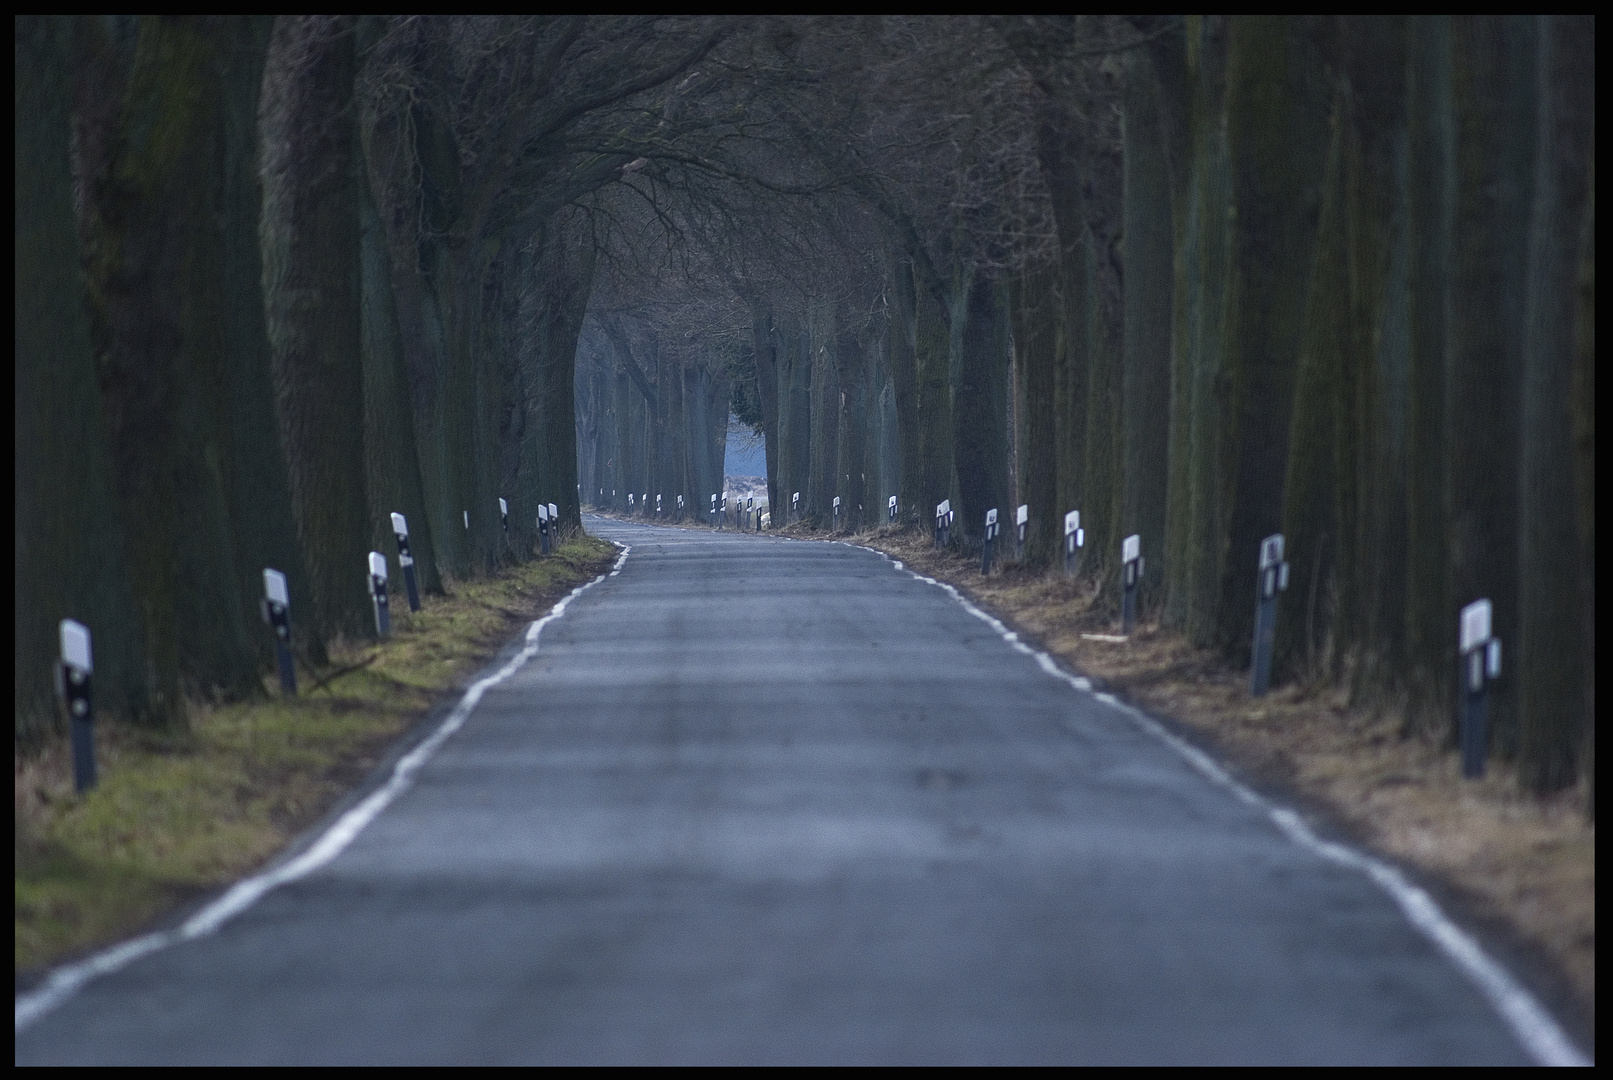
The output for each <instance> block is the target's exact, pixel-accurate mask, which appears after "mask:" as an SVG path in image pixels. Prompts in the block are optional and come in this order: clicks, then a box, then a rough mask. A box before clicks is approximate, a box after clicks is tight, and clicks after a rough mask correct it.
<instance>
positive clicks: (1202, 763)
mask: <svg viewBox="0 0 1613 1080" xmlns="http://www.w3.org/2000/svg"><path fill="white" fill-rule="evenodd" d="M837 543H842V544H845V545H846V546H847V547H862V548H863V550H864V551H872V552H874V554H876V555H880V556H883V557H884V558H885V559H887V560H889V561H890V562H891V564H892V565H894V566H895V568H896V569H898V570H902V571H905V572H906V573H908V574H911V575H912V576H913V577H915V578H917V579H918V580H920V581H922V582H925V583H927V584H930V585H934V586H935V587H936V588H938V589H941V590H943V591H945V592H946V594H947V595H948V596H950V597H952V599H954V600H956V601H957V602H958V603H960V604H962V605H963V609H964V610H965V611H967V612H968V613H969V614H971V615H973V616H974V617H975V618H977V619H980V620H981V621H982V622H984V623H985V624H986V625H988V626H990V627H991V628H992V629H993V630H995V631H997V633H998V634H999V635H1001V637H1002V639H1003V640H1004V641H1006V642H1008V644H1009V645H1011V646H1012V647H1013V648H1014V649H1016V650H1018V651H1019V652H1022V653H1024V654H1025V655H1027V656H1031V657H1034V658H1035V660H1036V663H1037V665H1038V666H1040V667H1041V669H1042V670H1043V671H1045V672H1047V673H1048V674H1049V675H1051V676H1053V677H1054V678H1055V679H1059V680H1062V681H1063V682H1066V683H1068V684H1069V685H1070V686H1072V687H1073V688H1075V689H1076V690H1079V691H1081V692H1083V693H1087V694H1091V695H1092V696H1093V697H1095V698H1097V699H1098V700H1099V701H1101V702H1103V703H1104V704H1105V705H1108V706H1110V707H1111V708H1113V709H1115V710H1117V711H1118V712H1120V713H1123V714H1124V715H1125V716H1126V717H1127V718H1128V719H1130V720H1131V721H1132V722H1133V723H1135V724H1136V725H1137V726H1138V727H1140V728H1142V729H1143V730H1144V731H1146V732H1148V733H1149V734H1150V735H1153V736H1154V737H1155V738H1157V739H1159V740H1161V741H1162V742H1164V743H1166V744H1167V745H1168V746H1170V747H1171V748H1172V749H1173V750H1175V751H1176V752H1177V753H1179V754H1181V755H1182V756H1183V757H1184V758H1186V759H1187V761H1188V763H1189V764H1190V765H1192V766H1193V768H1195V769H1197V770H1198V771H1199V772H1201V773H1203V774H1204V775H1205V776H1206V777H1208V778H1209V779H1210V780H1212V781H1214V782H1215V783H1217V784H1219V785H1220V786H1222V787H1224V788H1226V789H1227V790H1228V791H1230V792H1231V793H1232V794H1233V795H1235V796H1236V797H1237V798H1238V799H1239V800H1241V801H1242V802H1245V803H1247V804H1248V805H1250V806H1252V807H1256V808H1257V809H1260V810H1262V811H1264V812H1265V813H1266V816H1267V817H1268V818H1270V819H1271V822H1272V824H1273V825H1275V826H1276V827H1277V828H1278V829H1279V830H1280V831H1281V832H1282V833H1283V835H1285V836H1287V837H1288V838H1289V839H1290V840H1292V841H1293V842H1294V843H1296V844H1298V845H1299V846H1300V847H1302V848H1305V849H1306V850H1308V851H1311V852H1314V853H1315V854H1317V855H1319V856H1321V857H1322V858H1324V859H1326V860H1328V861H1329V862H1332V863H1336V864H1337V865H1339V866H1344V867H1348V868H1350V869H1352V870H1359V871H1361V872H1362V873H1363V874H1365V875H1366V876H1367V877H1369V878H1371V879H1372V881H1373V882H1375V883H1376V884H1377V885H1378V887H1379V888H1381V889H1382V890H1383V891H1384V892H1386V893H1388V894H1389V898H1390V899H1391V900H1393V901H1394V902H1395V905H1396V906H1397V907H1399V908H1400V911H1401V913H1402V914H1403V915H1405V917H1406V921H1407V922H1409V923H1411V925H1412V926H1414V927H1416V928H1417V929H1418V930H1419V931H1421V932H1422V934H1423V935H1424V936H1425V937H1427V938H1428V939H1429V940H1430V941H1432V942H1433V943H1434V945H1435V946H1437V947H1438V948H1439V950H1440V951H1441V952H1443V953H1444V954H1445V956H1446V958H1448V959H1449V960H1450V961H1451V962H1452V963H1453V964H1455V965H1456V966H1457V967H1458V968H1460V969H1461V971H1462V972H1463V974H1465V975H1466V976H1467V977H1468V978H1469V979H1470V980H1471V981H1472V982H1473V984H1474V985H1475V986H1476V987H1477V988H1478V991H1479V993H1480V994H1482V995H1483V996H1484V999H1485V1000H1486V1001H1488V1002H1489V1003H1490V1005H1491V1007H1492V1008H1494V1009H1495V1011H1496V1012H1498V1013H1500V1014H1501V1019H1502V1020H1504V1021H1505V1022H1506V1025H1507V1027H1508V1028H1510V1029H1511V1030H1512V1034H1513V1035H1514V1036H1516V1037H1517V1040H1518V1042H1519V1043H1521V1044H1522V1045H1523V1048H1524V1050H1525V1051H1526V1052H1527V1053H1528V1054H1529V1056H1530V1057H1532V1058H1533V1059H1534V1060H1535V1062H1536V1064H1539V1065H1590V1064H1591V1061H1590V1059H1589V1058H1587V1057H1586V1056H1585V1055H1584V1054H1582V1053H1580V1051H1579V1048H1578V1047H1576V1046H1575V1045H1574V1044H1573V1042H1572V1041H1571V1040H1570V1039H1569V1038H1568V1035H1567V1034H1566V1033H1565V1032H1564V1031H1563V1029H1562V1028H1561V1027H1560V1026H1559V1025H1558V1023H1557V1021H1556V1020H1554V1019H1553V1018H1552V1016H1551V1014H1550V1013H1549V1012H1547V1011H1546V1009H1545V1007H1544V1006H1542V1005H1541V1004H1540V1003H1539V1002H1538V1001H1536V1000H1535V998H1534V995H1533V994H1531V993H1529V991H1528V990H1526V989H1524V987H1523V985H1522V984H1521V983H1519V982H1518V981H1517V980H1516V979H1514V978H1513V977H1512V975H1511V973H1510V972H1508V971H1507V969H1506V968H1505V967H1503V966H1502V965H1501V964H1500V963H1499V962H1498V961H1496V960H1495V959H1494V958H1493V957H1491V956H1490V954H1489V953H1487V952H1485V951H1484V948H1483V946H1481V945H1480V944H1479V943H1478V941H1477V940H1475V939H1474V937H1473V936H1472V935H1471V934H1469V933H1468V932H1467V931H1465V930H1463V929H1462V928H1461V927H1459V926H1457V925H1456V924H1455V923H1454V922H1452V921H1451V919H1450V917H1449V916H1447V915H1446V914H1445V912H1444V911H1442V910H1441V909H1440V906H1439V904H1438V903H1436V902H1435V900H1434V898H1433V897H1432V896H1430V895H1428V891H1427V890H1426V889H1423V888H1421V887H1419V886H1417V885H1414V884H1412V883H1411V882H1410V881H1408V880H1406V876H1405V875H1404V874H1402V873H1401V872H1400V871H1399V870H1397V869H1395V868H1394V867H1393V866H1390V865H1389V864H1388V863H1386V862H1384V861H1383V860H1381V859H1377V858H1374V857H1373V856H1371V855H1368V854H1366V853H1365V852H1361V851H1356V850H1355V849H1354V848H1351V847H1347V846H1346V845H1344V844H1340V843H1336V842H1334V841H1331V840H1323V839H1322V838H1321V837H1319V836H1317V835H1316V833H1315V832H1313V831H1312V830H1311V827H1310V826H1309V825H1306V824H1305V822H1304V820H1303V819H1302V818H1301V817H1300V816H1299V815H1298V814H1297V813H1295V812H1294V811H1292V810H1289V809H1287V808H1286V807H1281V806H1276V805H1274V804H1272V803H1271V802H1270V801H1269V800H1268V799H1266V798H1264V797H1262V796H1260V795H1258V794H1256V793H1255V792H1253V791H1251V790H1250V789H1249V788H1247V787H1245V786H1244V785H1242V784H1240V783H1238V781H1236V780H1234V779H1233V778H1232V776H1231V774H1229V773H1228V772H1227V771H1226V770H1225V769H1223V768H1222V767H1221V766H1220V765H1218V764H1216V762H1215V760H1214V759H1213V758H1211V757H1210V755H1208V754H1206V753H1205V752H1204V751H1202V750H1200V749H1199V748H1198V747H1196V746H1194V745H1192V744H1191V743H1189V742H1187V741H1185V740H1183V739H1181V738H1179V737H1177V736H1175V735H1173V734H1171V733H1170V732H1169V731H1167V730H1165V728H1164V726H1163V725H1162V724H1160V723H1159V721H1157V720H1155V719H1153V718H1152V717H1150V716H1148V715H1146V714H1145V713H1143V712H1141V711H1140V710H1138V709H1135V708H1133V707H1132V706H1130V705H1127V704H1126V703H1125V702H1123V701H1121V700H1120V699H1118V698H1116V697H1115V696H1114V695H1113V694H1106V693H1102V692H1094V691H1093V689H1092V681H1091V680H1090V679H1087V678H1084V677H1082V676H1080V675H1071V674H1070V673H1069V672H1067V671H1065V670H1064V669H1063V668H1061V667H1059V666H1058V662H1057V661H1055V660H1054V659H1053V658H1052V657H1051V656H1049V655H1048V654H1047V653H1045V652H1043V651H1042V650H1041V649H1034V648H1032V647H1031V646H1029V645H1027V644H1025V643H1024V642H1023V641H1021V640H1019V635H1018V634H1016V633H1014V632H1013V631H1012V630H1010V629H1008V627H1006V626H1004V625H1003V623H1002V620H1000V619H997V618H995V617H993V616H991V615H988V614H987V613H986V612H984V611H982V610H980V609H979V608H978V607H976V606H975V605H974V604H972V603H970V602H969V600H967V599H966V598H965V597H964V596H963V594H962V593H960V592H958V590H957V589H956V588H954V587H953V586H951V585H948V584H947V583H946V582H944V581H937V580H936V579H935V578H932V577H926V576H925V575H923V574H920V573H918V572H917V571H915V570H909V569H908V568H907V567H906V566H904V565H903V564H902V562H901V560H899V559H894V558H891V556H889V555H886V554H885V553H884V552H883V551H880V550H878V549H877V548H871V547H863V546H862V545H861V544H852V543H849V542H847V541H844V540H841V541H837Z"/></svg>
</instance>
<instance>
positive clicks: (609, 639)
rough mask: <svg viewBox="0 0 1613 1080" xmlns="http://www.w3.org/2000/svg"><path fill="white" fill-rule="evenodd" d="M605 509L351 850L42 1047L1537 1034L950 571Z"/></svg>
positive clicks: (1304, 1046)
mask: <svg viewBox="0 0 1613 1080" xmlns="http://www.w3.org/2000/svg"><path fill="white" fill-rule="evenodd" d="M588 527H589V530H590V531H591V532H595V533H597V534H598V535H600V536H603V537H606V538H608V539H611V540H615V541H618V542H620V543H622V544H626V545H630V547H631V550H630V553H629V554H628V556H627V558H626V559H625V561H624V562H623V563H622V564H621V569H620V572H619V573H618V574H616V575H613V576H608V577H606V578H604V579H603V580H602V581H600V582H599V583H597V584H595V585H594V586H592V587H590V588H587V589H585V590H584V591H582V592H581V593H579V594H578V595H576V596H575V597H574V598H573V599H572V600H571V602H570V603H569V604H568V605H567V607H566V609H565V610H564V612H563V614H562V615H561V616H560V617H558V618H555V619H553V620H551V621H550V622H549V623H548V624H547V625H545V626H544V627H543V628H542V630H541V637H540V638H539V640H538V643H537V646H536V649H535V651H532V650H530V649H529V652H531V653H532V654H531V655H530V657H529V658H527V659H526V660H525V661H524V662H520V663H516V664H513V665H512V664H511V663H510V662H509V661H510V656H511V655H513V653H514V650H515V648H517V647H519V645H520V643H519V642H518V643H517V645H516V646H512V649H511V650H510V651H509V652H508V653H507V654H506V656H505V657H503V658H501V659H500V661H498V662H496V663H495V665H494V668H495V669H496V668H498V667H499V666H500V665H501V664H502V665H503V666H504V667H505V668H512V667H513V670H510V671H509V672H508V674H507V677H505V678H503V680H502V681H497V682H496V683H493V684H491V685H488V686H486V687H485V690H484V692H483V693H482V695H481V697H480V699H479V701H475V702H474V708H470V709H468V715H464V716H463V717H462V719H463V724H462V726H459V727H458V728H457V729H456V730H453V731H452V733H451V734H450V735H448V736H447V737H446V738H443V739H441V740H440V742H438V743H437V744H435V745H434V746H433V747H429V748H426V749H429V751H430V752H429V754H425V753H424V752H422V756H420V759H419V763H418V768H417V769H416V771H414V772H413V773H412V779H411V780H410V782H408V783H406V784H403V783H398V782H396V781H394V782H393V789H394V795H395V797H390V800H389V801H388V800H386V799H382V800H381V801H380V802H376V801H375V800H376V799H377V798H379V796H377V795H376V794H375V792H378V791H382V789H383V788H385V787H386V783H387V779H386V776H385V775H378V777H377V779H376V780H375V782H374V784H373V785H372V788H371V795H370V799H371V801H370V802H369V803H368V804H363V803H361V802H359V800H361V799H362V797H363V793H360V796H358V797H355V803H356V804H358V805H361V806H362V805H369V806H371V808H372V809H373V808H374V807H375V806H380V807H381V809H380V812H379V813H377V814H375V815H374V816H373V819H371V820H369V821H368V823H367V824H365V825H363V827H362V828H358V829H356V831H355V830H354V828H349V829H348V833H350V834H351V836H350V839H349V840H348V841H347V842H346V844H345V846H341V844H340V843H338V842H336V841H330V840H328V839H327V840H325V841H321V839H320V838H319V836H317V835H316V836H311V837H310V838H309V839H308V840H307V841H306V842H305V844H304V847H303V851H304V852H305V853H306V852H307V851H309V850H314V849H319V844H320V843H321V842H323V843H325V848H323V849H320V850H326V851H330V850H334V851H335V852H336V854H335V855H334V857H324V856H321V857H320V858H319V859H314V860H313V862H307V861H306V859H305V863H304V865H305V866H311V867H312V869H309V870H307V872H302V871H299V872H297V873H296V874H293V875H291V876H290V877H289V879H288V880H283V881H281V882H280V883H278V884H277V885H276V887H274V888H270V889H267V890H266V891H263V890H260V891H262V895H261V896H257V898H256V899H255V902H241V903H237V904H235V907H234V908H232V910H234V911H235V913H234V914H233V915H231V917H229V918H228V919H222V918H215V919H214V920H213V922H212V923H210V924H209V925H208V932H202V933H196V934H192V935H186V934H182V933H180V932H178V931H171V932H169V933H168V934H167V936H166V937H163V938H161V940H160V941H158V940H157V939H152V940H153V941H154V942H156V944H154V945H152V947H151V948H150V949H149V951H144V954H143V955H139V956H138V957H137V958H135V959H132V960H129V961H127V962H122V961H119V962H118V963H106V964H104V965H103V967H104V968H105V969H106V970H105V971H104V973H101V974H98V975H96V976H95V977H93V978H87V979H83V980H82V981H81V985H75V986H74V987H73V989H72V992H65V991H63V992H61V993H59V994H57V995H56V996H55V997H54V998H52V999H51V1000H50V1002H49V1003H48V1004H49V1007H44V1006H41V1007H40V1008H39V1009H38V1010H37V1012H38V1015H37V1017H35V1016H34V1015H33V1014H32V1013H30V1014H29V1015H30V1020H29V1022H27V1023H24V1022H23V1021H22V1020H19V1026H18V1031H17V1035H16V1051H15V1056H16V1061H17V1063H19V1064H35V1063H48V1062H59V1063H121V1064H181V1063H195V1064H201V1063H240V1064H247V1063H252V1064H291V1063H308V1064H315V1063H331V1064H343V1063H346V1064H382V1063H398V1064H417V1063H424V1064H428V1063H437V1064H450V1063H457V1064H475V1063H487V1064H493V1063H573V1062H575V1063H666V1064H681V1063H688V1064H723V1063H761V1064H765V1063H876V1064H877V1063H892V1064H895V1063H903V1064H922V1063H932V1064H954V1063H960V1064H961V1063H1249V1064H1255V1063H1273V1064H1275V1063H1331V1064H1345V1063H1383V1064H1391V1063H1394V1064H1409V1063H1420V1064H1421V1063H1426V1064H1435V1063H1439V1064H1446V1063H1494V1064H1501V1063H1511V1064H1521V1063H1527V1062H1528V1061H1530V1060H1531V1054H1530V1052H1529V1051H1528V1048H1527V1047H1526V1045H1525V1044H1524V1043H1523V1042H1520V1039H1519V1036H1518V1035H1517V1030H1516V1025H1515V1024H1509V1023H1508V1022H1506V1021H1505V1020H1504V1019H1503V1017H1502V1015H1501V1014H1500V1013H1499V1012H1498V1011H1497V1009H1496V1008H1495V1007H1494V1005H1493V1001H1494V995H1493V994H1491V995H1489V996H1486V994H1485V993H1483V992H1482V991H1481V988H1480V983H1479V982H1476V981H1475V980H1474V979H1473V978H1472V977H1471V975H1470V973H1469V972H1466V971H1464V970H1462V969H1461V968H1460V967H1459V966H1458V965H1457V964H1455V963H1453V962H1452V960H1451V959H1449V957H1448V953H1449V950H1448V949H1447V950H1444V951H1442V950H1441V948H1440V947H1438V946H1437V945H1436V943H1435V941H1434V940H1433V938H1431V936H1430V935H1429V933H1427V932H1426V931H1425V930H1420V929H1419V928H1418V927H1416V926H1415V925H1413V923H1412V922H1411V921H1409V920H1408V917H1407V915H1406V914H1405V912H1404V905H1397V903H1396V901H1395V900H1394V899H1393V897H1392V896H1391V894H1390V893H1389V892H1387V891H1386V890H1385V889H1384V888H1383V887H1381V885H1380V884H1379V883H1375V882H1374V880H1373V879H1372V877H1371V876H1370V875H1369V874H1367V873H1365V872H1363V871H1362V870H1361V869H1360V868H1358V867H1353V866H1350V865H1347V864H1345V863H1343V862H1341V861H1339V860H1338V859H1329V858H1326V857H1324V855H1323V854H1320V853H1318V851H1317V850H1316V848H1315V846H1314V845H1311V846H1307V845H1306V844H1303V843H1299V842H1296V840H1295V839H1294V836H1293V834H1292V832H1291V831H1288V832H1285V831H1284V829H1282V828H1279V827H1278V825H1277V824H1274V820H1273V813H1272V807H1271V806H1270V805H1269V804H1266V803H1264V802H1263V801H1262V800H1258V799H1252V798H1251V797H1240V796H1239V791H1238V790H1237V787H1236V784H1235V783H1233V784H1229V783H1227V782H1218V781H1217V779H1216V778H1215V776H1214V775H1213V768H1212V769H1210V770H1206V768H1205V767H1204V765H1203V764H1202V762H1201V763H1200V764H1198V765H1195V763H1194V761H1193V759H1192V755H1191V754H1184V753H1183V749H1182V746H1181V744H1176V745H1173V744H1172V742H1171V740H1170V738H1169V737H1168V736H1166V737H1161V734H1160V729H1158V728H1155V729H1154V730H1152V731H1151V730H1150V728H1149V726H1148V723H1146V722H1142V721H1140V720H1139V719H1138V716H1137V714H1134V713H1130V712H1128V710H1127V708H1126V707H1125V706H1124V704H1123V703H1120V702H1117V701H1116V700H1115V699H1113V698H1111V697H1109V696H1108V695H1104V694H1101V693H1095V692H1090V691H1087V690H1083V689H1081V685H1082V684H1081V681H1080V680H1079V679H1072V678H1071V677H1070V676H1068V675H1059V674H1058V673H1057V672H1052V671H1050V670H1049V668H1050V667H1051V665H1050V664H1049V663H1048V662H1047V661H1045V660H1039V659H1038V657H1037V656H1035V655H1034V650H1029V649H1027V648H1026V647H1025V646H1024V645H1023V644H1022V643H1021V644H1019V645H1018V647H1016V643H1015V642H1014V641H1013V640H1011V639H1005V635H1004V633H1003V632H1002V631H1001V630H1000V629H999V628H996V627H994V626H993V625H991V624H990V622H989V621H988V620H986V619H982V618H979V617H976V615H974V614H972V613H971V612H970V611H969V610H967V609H966V607H965V605H964V604H962V603H960V602H959V600H958V599H956V598H955V597H954V596H952V595H950V594H949V593H948V592H947V591H945V590H944V589H942V588H938V587H936V586H935V585H934V584H933V583H927V582H926V581H924V580H920V579H918V578H916V577H915V576H914V575H912V574H910V573H908V572H906V571H904V570H901V569H900V568H898V567H896V566H894V565H893V564H892V562H891V561H890V560H889V559H887V558H885V557H884V556H882V555H879V554H877V553H875V552H871V551H868V550H865V549H860V548H857V547H853V546H850V545H847V544H835V543H822V542H805V541H794V540H787V539H783V538H778V537H771V536H755V535H740V534H736V533H713V532H709V531H705V530H690V529H675V528H658V527H654V526H649V525H637V524H629V523H625V522H620V521H611V520H605V519H599V518H590V519H588ZM489 670H493V669H489ZM462 711H464V710H462ZM351 819H352V811H349V812H348V815H347V816H346V817H342V818H339V819H338V820H337V821H336V824H335V826H334V828H335V829H337V830H340V829H341V828H342V822H344V821H347V822H349V823H350V824H351ZM322 828H325V829H330V828H333V826H332V825H331V823H329V822H327V824H326V826H323V827H322ZM325 835H326V836H327V837H328V836H329V835H332V834H328V833H327V834H325ZM343 835H347V834H343ZM321 860H323V861H321ZM316 864H317V865H316ZM204 914H206V913H205V912H204ZM215 924H216V928H214V926H215ZM1436 936H1437V935H1436ZM159 946H160V947H159ZM135 951H136V952H139V951H142V950H140V949H137V950H135ZM19 1002H22V999H19ZM22 1008H23V1006H22V1004H19V1017H21V1016H22ZM1533 1056H1534V1057H1536V1058H1538V1056H1539V1055H1538V1054H1536V1055H1533Z"/></svg>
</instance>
